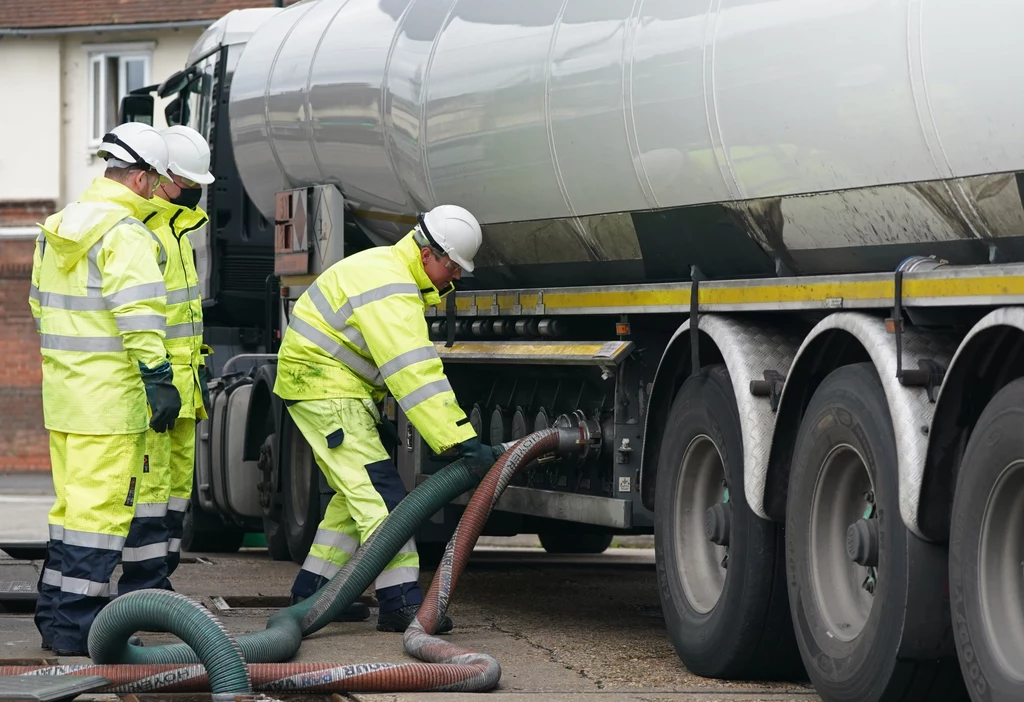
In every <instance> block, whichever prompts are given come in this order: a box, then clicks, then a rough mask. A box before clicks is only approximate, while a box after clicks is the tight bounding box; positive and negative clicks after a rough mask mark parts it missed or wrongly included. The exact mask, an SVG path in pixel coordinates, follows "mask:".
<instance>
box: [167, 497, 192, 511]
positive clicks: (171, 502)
mask: <svg viewBox="0 0 1024 702" xmlns="http://www.w3.org/2000/svg"><path fill="white" fill-rule="evenodd" d="M186 509H188V498H187V497H169V498H168V499H167V510H168V511H169V512H184V511H185V510H186Z"/></svg>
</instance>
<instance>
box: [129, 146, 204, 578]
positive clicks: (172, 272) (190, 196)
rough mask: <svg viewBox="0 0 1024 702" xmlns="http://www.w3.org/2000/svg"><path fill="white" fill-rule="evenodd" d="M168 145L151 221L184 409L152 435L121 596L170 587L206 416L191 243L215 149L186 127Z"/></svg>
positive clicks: (172, 358) (198, 224) (167, 343)
mask: <svg viewBox="0 0 1024 702" xmlns="http://www.w3.org/2000/svg"><path fill="white" fill-rule="evenodd" d="M161 135H162V136H163V138H164V141H165V142H166V143H167V152H168V163H167V171H168V174H169V175H170V182H165V183H162V184H161V185H160V187H159V188H157V191H156V196H155V197H154V198H153V200H152V203H153V204H154V208H155V209H154V211H153V213H152V214H151V215H150V216H149V218H147V219H146V221H145V223H146V226H148V227H149V228H150V229H151V230H152V231H153V232H154V233H155V234H156V236H157V240H158V242H159V244H160V252H159V258H158V263H159V265H160V270H161V272H162V273H163V280H164V284H165V285H166V286H167V334H166V336H165V337H164V346H165V347H166V349H167V354H168V357H169V359H170V362H171V368H172V369H173V371H174V385H175V387H176V388H177V389H178V393H179V395H180V396H181V411H180V412H179V413H178V416H177V420H176V421H175V422H174V423H173V426H172V427H171V428H170V429H169V430H168V431H166V432H163V433H158V432H156V431H154V430H152V429H151V430H150V431H149V432H148V433H147V435H146V456H147V458H146V466H147V469H148V473H147V474H146V475H144V476H143V478H142V483H141V487H140V489H139V493H138V499H137V504H136V507H135V519H134V520H133V521H132V526H131V530H130V531H129V533H128V541H127V542H126V544H125V549H124V553H123V554H122V556H121V568H122V571H123V572H122V575H121V578H120V580H118V583H117V591H118V594H119V595H123V594H125V593H128V592H132V591H134V590H142V589H145V588H162V589H166V590H172V589H173V588H172V587H171V582H170V580H169V578H170V575H171V574H172V573H174V571H175V569H176V568H177V567H178V562H179V561H180V557H181V536H182V527H183V524H184V519H185V507H186V506H187V505H188V501H189V497H190V496H191V494H192V471H193V460H194V458H195V445H196V419H197V418H198V419H205V418H206V416H207V415H206V409H205V408H208V407H209V396H208V393H209V391H208V390H207V386H206V367H205V361H204V358H205V352H206V351H207V350H208V348H207V347H204V346H203V306H202V300H201V299H200V297H199V276H198V275H197V273H196V267H195V260H194V258H193V255H192V244H191V242H190V241H189V238H188V234H189V232H193V231H195V230H196V229H198V228H199V227H201V226H203V224H205V223H206V221H207V216H206V213H205V212H204V211H203V210H202V208H200V207H199V201H200V199H201V196H202V194H203V185H209V184H210V183H212V182H213V180H214V178H213V176H212V175H211V174H210V147H209V145H208V144H207V143H206V140H205V139H204V138H203V137H202V135H201V134H200V133H199V132H197V131H195V130H194V129H191V128H189V127H185V126H174V127H169V128H167V129H165V130H163V131H162V132H161Z"/></svg>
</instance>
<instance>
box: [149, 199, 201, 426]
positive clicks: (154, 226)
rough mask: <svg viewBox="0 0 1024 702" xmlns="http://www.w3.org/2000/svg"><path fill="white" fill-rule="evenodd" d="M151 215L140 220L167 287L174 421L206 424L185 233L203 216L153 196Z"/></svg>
mask: <svg viewBox="0 0 1024 702" xmlns="http://www.w3.org/2000/svg"><path fill="white" fill-rule="evenodd" d="M152 202H153V203H154V204H155V206H156V207H157V211H156V212H154V213H153V215H152V216H151V217H150V218H148V219H147V220H146V226H148V227H149V228H150V229H151V230H153V232H154V233H155V234H156V236H157V240H158V241H159V243H160V247H161V252H162V255H161V258H162V259H163V262H162V263H161V266H160V270H161V271H162V272H163V276H164V283H165V284H166V285H167V336H166V337H165V339H164V346H166V347H167V355H168V357H169V358H170V359H171V367H172V368H173V369H174V386H175V387H176V388H178V392H179V393H180V394H181V412H179V413H178V416H179V417H182V418H186V419H194V418H196V417H198V418H199V419H206V412H205V411H204V409H203V394H202V390H200V387H199V366H201V365H203V358H202V354H201V348H202V345H203V301H202V298H201V297H200V295H199V274H198V273H196V264H195V258H194V257H193V254H192V242H191V241H190V240H189V238H188V234H189V233H190V232H193V231H195V230H197V229H199V228H200V227H202V226H203V225H204V224H206V222H207V220H208V218H207V216H206V212H204V211H203V210H202V209H201V208H199V207H197V208H196V209H195V210H191V209H189V208H187V207H181V206H180V205H175V204H173V203H170V202H167V201H166V200H164V199H162V198H160V197H154V198H153V200H152Z"/></svg>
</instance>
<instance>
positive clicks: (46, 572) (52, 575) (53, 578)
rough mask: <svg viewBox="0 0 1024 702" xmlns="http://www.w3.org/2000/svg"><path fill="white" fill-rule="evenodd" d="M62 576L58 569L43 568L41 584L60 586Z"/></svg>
mask: <svg viewBox="0 0 1024 702" xmlns="http://www.w3.org/2000/svg"><path fill="white" fill-rule="evenodd" d="M61 579H62V576H61V574H60V571H59V570H54V569H53V568H43V585H49V586H50V587H60V582H61Z"/></svg>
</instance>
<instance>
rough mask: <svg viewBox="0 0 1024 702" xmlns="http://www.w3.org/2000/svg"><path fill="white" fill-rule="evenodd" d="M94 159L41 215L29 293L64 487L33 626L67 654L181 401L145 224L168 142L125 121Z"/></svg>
mask: <svg viewBox="0 0 1024 702" xmlns="http://www.w3.org/2000/svg"><path fill="white" fill-rule="evenodd" d="M98 155H99V156H101V157H103V158H105V159H106V160H107V168H106V171H105V172H104V174H103V177H101V178H97V179H96V180H94V181H93V183H92V185H90V186H89V188H88V189H87V190H86V191H85V192H84V193H83V194H82V196H81V197H80V198H79V200H78V202H75V203H72V204H71V205H68V206H67V207H65V208H64V209H63V210H62V211H60V212H58V213H57V214H54V215H52V216H50V217H48V218H47V220H46V222H45V224H43V225H40V227H41V229H42V234H40V236H39V238H38V239H37V240H36V247H35V254H34V260H33V266H32V288H31V293H30V300H29V304H30V305H31V308H32V315H33V316H34V317H35V319H36V324H37V326H38V329H39V341H40V347H41V350H42V356H43V364H42V365H43V388H42V390H43V418H44V420H45V422H46V428H47V429H49V430H50V462H51V466H52V471H53V487H54V492H55V493H56V500H55V502H54V505H53V508H52V509H51V510H50V513H49V519H48V521H49V528H50V540H49V543H48V545H47V553H46V560H45V562H44V566H43V570H42V573H41V574H40V581H39V598H38V600H37V601H36V612H35V622H36V627H37V628H38V629H39V633H40V634H41V635H42V638H43V647H44V648H52V649H53V651H54V652H55V653H57V654H58V655H73V656H85V655H88V646H87V643H88V636H89V628H90V627H91V626H92V622H93V619H95V617H96V615H97V614H98V613H99V611H100V609H101V608H102V607H103V605H104V604H105V603H106V602H107V601H108V600H109V595H110V576H111V575H112V574H113V572H114V567H115V566H116V565H117V562H118V559H119V558H120V556H121V548H122V547H123V546H124V542H125V537H126V536H127V535H128V528H129V524H130V523H131V520H132V516H133V514H134V512H135V503H136V501H137V500H138V491H139V481H140V480H141V478H142V476H143V471H144V470H145V455H146V429H147V428H148V427H152V428H153V429H155V430H156V431H166V430H167V428H168V427H169V426H170V423H171V422H172V421H173V419H174V417H176V416H177V414H178V409H179V405H180V403H181V400H180V399H179V397H178V393H177V391H176V390H175V389H174V385H173V384H172V376H173V373H172V370H171V365H170V363H168V361H167V357H166V352H165V351H164V345H163V337H164V327H165V318H164V314H165V310H164V305H165V299H166V294H165V289H164V282H163V278H162V277H161V275H160V270H159V268H158V267H157V258H156V257H157V249H158V246H157V243H156V241H155V240H154V238H153V236H152V235H151V232H150V231H149V230H148V229H146V226H145V225H144V224H143V223H142V222H141V221H140V219H142V218H144V217H146V216H147V215H148V214H149V212H150V211H151V210H150V208H151V205H150V204H149V202H148V201H149V199H150V198H151V197H152V196H153V191H154V190H155V189H156V187H157V186H158V184H159V182H160V179H161V176H166V175H167V146H166V144H165V143H164V139H163V137H162V136H160V133H159V132H157V131H156V130H155V129H153V128H152V127H149V126H146V125H144V124H139V123H128V124H122V125H120V126H118V127H117V128H116V129H114V130H113V131H112V132H111V133H109V134H107V135H105V136H104V137H103V144H102V146H101V148H100V150H99V152H98ZM147 398H148V401H149V405H150V407H151V408H152V419H150V416H149V412H148V411H147V408H146V403H147Z"/></svg>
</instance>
